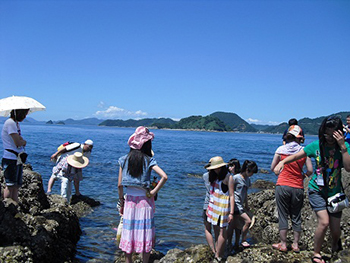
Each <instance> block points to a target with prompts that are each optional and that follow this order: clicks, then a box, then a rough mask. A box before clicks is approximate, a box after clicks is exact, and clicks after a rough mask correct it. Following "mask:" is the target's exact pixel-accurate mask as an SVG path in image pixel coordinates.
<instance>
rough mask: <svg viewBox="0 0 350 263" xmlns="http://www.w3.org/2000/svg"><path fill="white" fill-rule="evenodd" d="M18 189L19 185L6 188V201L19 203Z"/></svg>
mask: <svg viewBox="0 0 350 263" xmlns="http://www.w3.org/2000/svg"><path fill="white" fill-rule="evenodd" d="M18 189H19V187H18V186H17V185H14V186H6V188H5V189H4V199H5V198H11V199H12V200H13V201H15V202H17V203H18V202H19V200H18Z"/></svg>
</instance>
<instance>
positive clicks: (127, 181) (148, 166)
mask: <svg viewBox="0 0 350 263" xmlns="http://www.w3.org/2000/svg"><path fill="white" fill-rule="evenodd" d="M127 157H128V155H124V156H122V157H120V158H119V160H118V162H119V165H120V167H121V168H122V171H123V172H122V185H123V186H136V187H142V188H150V186H151V172H152V167H153V166H155V165H157V162H156V160H155V159H154V158H153V157H146V156H145V157H144V158H145V167H144V169H143V172H142V174H141V175H140V176H139V177H133V176H131V175H130V174H129V173H128V161H129V159H128V158H127Z"/></svg>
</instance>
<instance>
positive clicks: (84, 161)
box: [67, 152, 89, 168]
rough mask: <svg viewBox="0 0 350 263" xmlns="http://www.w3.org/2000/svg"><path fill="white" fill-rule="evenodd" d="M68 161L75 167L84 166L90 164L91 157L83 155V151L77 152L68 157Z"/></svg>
mask: <svg viewBox="0 0 350 263" xmlns="http://www.w3.org/2000/svg"><path fill="white" fill-rule="evenodd" d="M67 162H68V164H69V165H71V166H73V167H74V168H84V167H86V166H87V165H88V164H89V159H88V158H87V157H85V156H83V154H82V153H81V152H76V153H74V154H72V155H69V156H68V157H67Z"/></svg>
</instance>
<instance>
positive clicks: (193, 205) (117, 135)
mask: <svg viewBox="0 0 350 263" xmlns="http://www.w3.org/2000/svg"><path fill="white" fill-rule="evenodd" d="M0 129H2V124H1V125H0ZM21 129H22V135H23V138H24V139H25V140H27V147H26V151H27V152H28V154H29V156H28V162H29V163H30V164H32V166H33V169H34V170H35V171H37V172H38V173H40V174H41V176H42V178H43V181H44V186H45V191H46V189H47V183H48V180H49V178H50V175H51V170H52V167H53V165H54V164H53V163H52V162H51V161H50V156H51V155H52V154H53V153H54V152H55V151H56V149H57V147H58V146H59V145H60V144H62V143H64V142H66V141H76V142H84V141H85V140H86V139H92V140H93V141H94V148H93V151H92V155H91V158H90V164H89V166H88V167H87V168H85V169H84V170H83V176H84V180H83V181H82V182H81V189H80V190H81V192H82V194H84V195H87V196H89V197H91V198H94V199H96V200H99V201H100V202H101V206H99V207H96V208H94V211H93V212H92V213H91V214H89V215H88V216H86V217H83V218H81V219H80V223H81V228H82V231H83V234H82V236H81V238H80V241H79V243H78V246H77V250H78V251H77V255H76V258H77V259H78V260H79V261H81V262H87V261H89V260H91V259H100V260H104V261H109V262H113V259H114V254H115V251H116V250H117V247H116V245H115V243H114V240H113V238H115V235H116V232H115V231H114V230H113V228H115V227H117V226H118V223H119V215H118V213H117V209H116V205H117V200H118V191H117V183H118V169H119V167H118V158H119V157H121V156H122V155H125V154H127V153H128V151H129V147H128V145H127V140H128V138H129V136H130V135H131V134H132V133H133V132H134V128H115V127H98V126H68V125H30V124H22V125H21ZM151 131H152V132H154V134H155V138H154V141H153V151H154V153H155V158H156V160H157V162H158V165H159V166H160V167H161V168H162V169H163V170H164V171H165V172H166V173H167V175H168V181H167V183H166V184H165V186H164V187H163V188H162V189H161V191H160V192H159V194H158V200H157V201H156V218H155V220H156V222H155V223H156V236H157V244H156V250H158V251H161V252H163V253H166V252H167V251H168V250H169V249H173V248H180V249H184V248H187V247H189V246H191V245H193V244H204V243H206V240H205V236H204V231H203V224H202V218H201V215H202V208H203V201H204V194H205V188H204V183H203V180H202V178H200V176H198V175H201V174H203V173H204V172H205V169H204V168H203V166H204V165H205V164H206V163H207V162H208V161H209V159H210V158H211V157H213V156H217V155H219V156H222V157H223V159H224V160H225V161H226V162H227V161H229V160H230V159H231V158H237V159H239V160H240V162H241V164H243V162H244V160H246V159H249V160H254V161H255V162H256V163H257V164H258V167H259V170H260V169H265V170H268V171H270V169H269V167H270V163H271V161H272V158H273V155H274V152H275V150H276V148H277V147H278V146H280V145H281V143H282V139H281V135H273V134H252V133H224V132H200V131H177V130H151ZM316 139H317V137H316V136H306V141H305V145H306V144H308V143H310V142H312V141H314V140H316ZM0 144H1V146H0V147H1V148H2V142H0ZM257 179H264V180H268V181H272V182H276V176H275V175H274V174H273V173H271V172H270V173H269V174H262V173H257V174H255V175H253V177H252V181H253V182H254V181H256V180H257ZM59 188H60V184H59V182H56V184H55V186H54V188H53V192H54V193H57V194H58V193H59V190H60V189H59Z"/></svg>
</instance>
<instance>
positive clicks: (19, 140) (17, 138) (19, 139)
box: [10, 133, 27, 147]
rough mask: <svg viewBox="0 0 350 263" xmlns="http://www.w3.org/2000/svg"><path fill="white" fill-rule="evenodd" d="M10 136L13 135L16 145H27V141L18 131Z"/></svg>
mask: <svg viewBox="0 0 350 263" xmlns="http://www.w3.org/2000/svg"><path fill="white" fill-rule="evenodd" d="M10 136H11V138H12V140H13V141H14V143H15V145H16V147H21V146H26V145H27V142H26V141H25V140H24V139H23V138H22V136H21V135H19V134H18V133H11V134H10Z"/></svg>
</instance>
